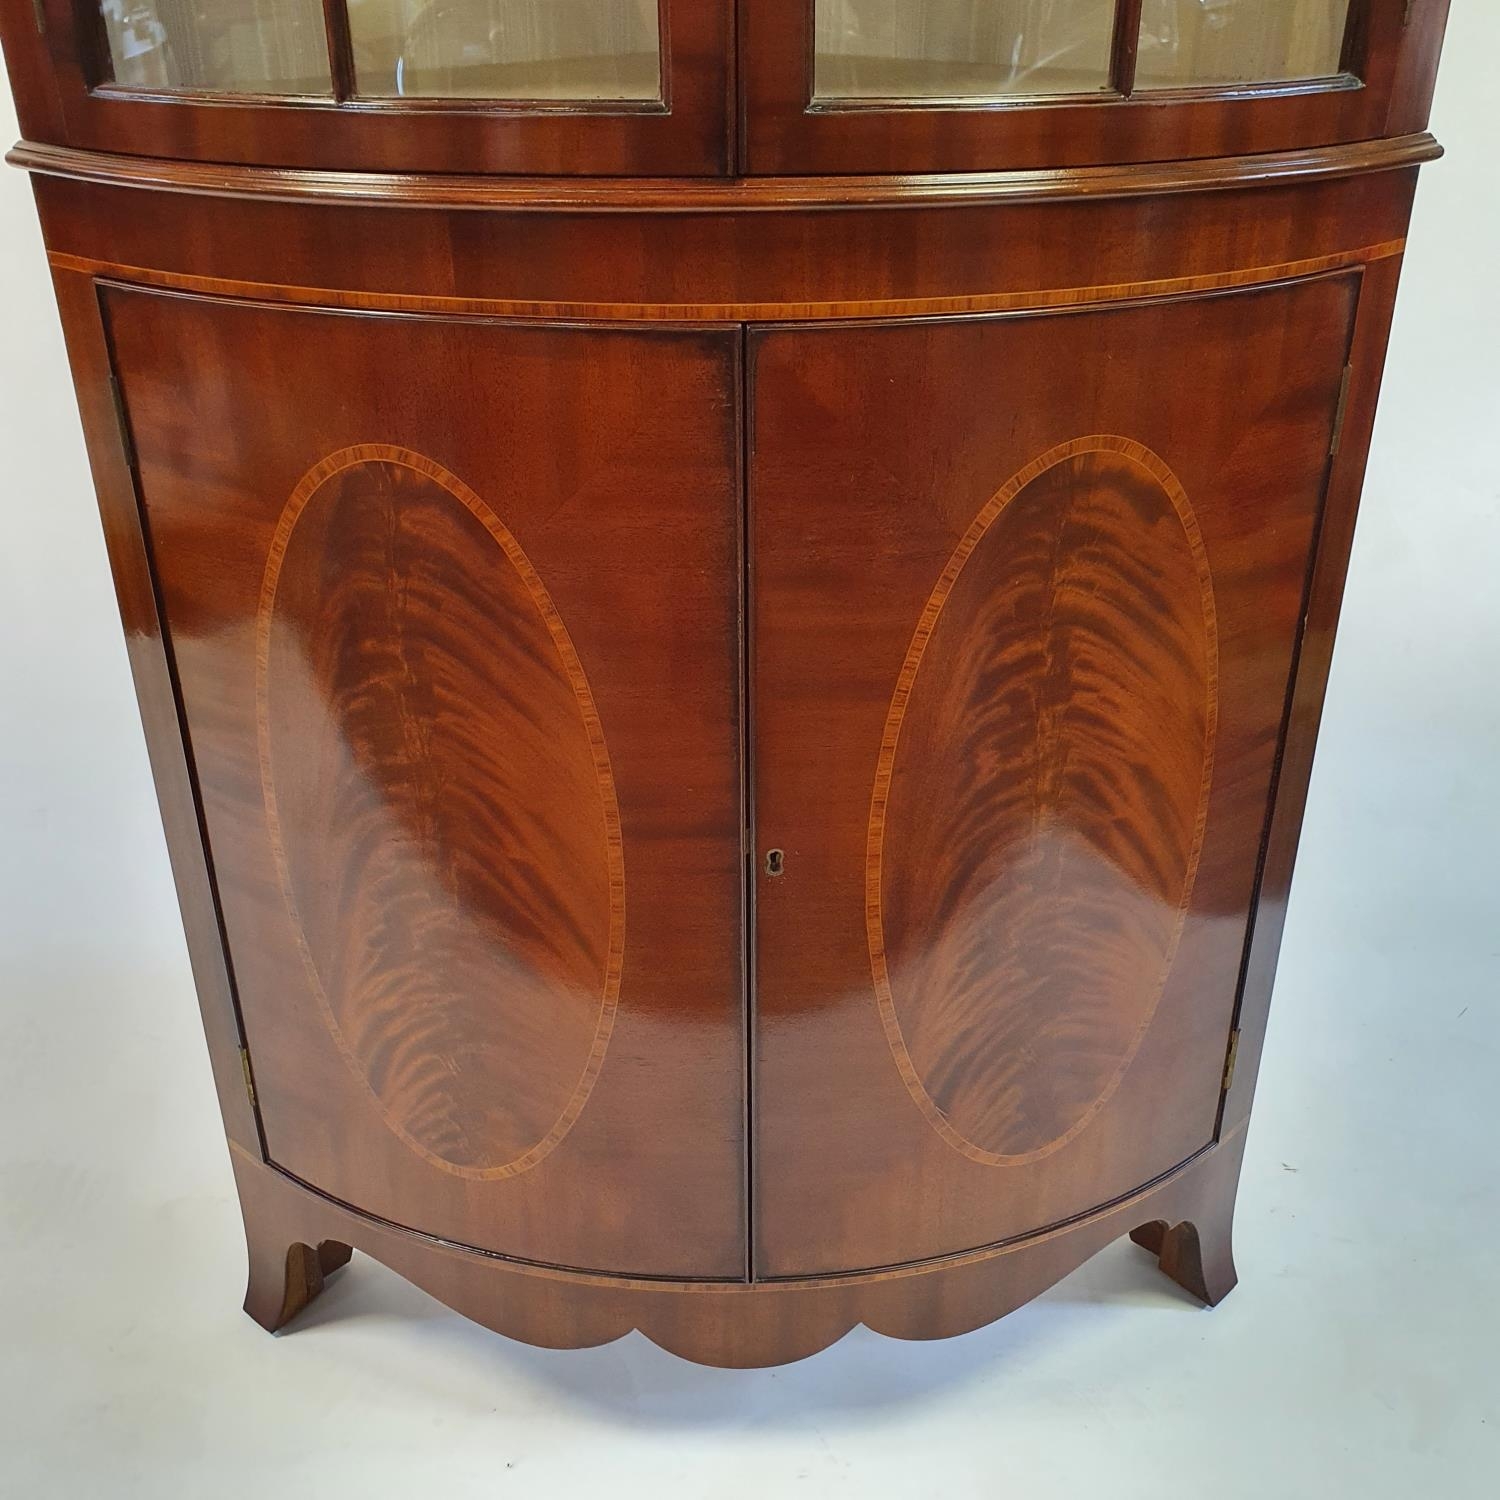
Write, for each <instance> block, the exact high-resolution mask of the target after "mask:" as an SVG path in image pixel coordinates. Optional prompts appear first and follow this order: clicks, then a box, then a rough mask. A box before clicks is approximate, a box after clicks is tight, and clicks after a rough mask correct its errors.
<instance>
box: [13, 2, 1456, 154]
mask: <svg viewBox="0 0 1500 1500" xmlns="http://www.w3.org/2000/svg"><path fill="white" fill-rule="evenodd" d="M1446 8H1447V7H1446V3H1441V4H1436V3H1435V4H1429V5H1424V6H1421V7H1418V8H1417V10H1416V11H1415V12H1414V11H1413V7H1412V5H1411V3H1410V0H1275V3H1268V0H1213V3H1212V4H1205V3H1204V0H1048V3H1045V4H1041V3H1031V4H1026V5H1021V4H1016V3H1007V4H1002V3H1000V0H754V3H753V4H741V5H740V6H739V15H738V19H737V18H736V13H735V6H734V5H733V4H732V3H730V0H504V3H500V0H257V3H256V4H254V5H247V4H245V3H243V0H203V3H200V4H196V5H187V4H184V3H182V0H132V3H130V4H122V3H120V0H34V3H33V5H26V4H25V3H24V0H16V3H15V4H14V5H13V7H12V9H13V11H14V18H13V19H12V20H10V21H9V22H8V23H7V24H6V45H7V51H8V53H9V54H10V56H11V58H12V62H13V65H14V66H15V70H16V77H17V80H18V85H17V92H18V99H19V101H20V105H21V114H22V124H23V128H24V129H25V131H26V132H27V134H28V135H31V136H32V137H33V138H35V139H37V140H46V141H61V142H66V143H67V144H69V145H72V146H78V147H85V148H90V149H94V150H104V151H123V152H130V153H133V154H141V155H148V156H169V157H196V158H199V159H201V160H205V161H212V162H236V163H261V164H267V165H274V166H288V167H307V168H337V169H345V170H363V171H420V172H484V173H497V172H498V173H517V172H535V173H546V174H560V175H575V174H581V175H586V176H587V175H604V176H608V175H616V174H637V175H651V174H664V175H674V174H691V175H705V176H711V175H724V174H732V173H735V172H740V171H745V172H753V173H793V174H797V173H801V174H820V173H870V172H893V173H922V172H952V171H970V170H997V169H1004V168H1012V167H1033V166H1049V167H1063V166H1076V165H1085V164H1089V163H1119V162H1135V161H1162V160H1170V159H1173V158H1178V157H1208V156H1215V155H1229V154H1240V153H1245V152H1261V151H1283V150H1289V149H1294V148H1298V147H1306V146H1317V145H1331V144H1336V143H1340V142H1348V141H1357V140H1364V139H1370V138H1373V137H1377V136H1380V135H1383V134H1391V135H1398V134H1401V133H1404V132H1408V131H1415V130H1419V129H1421V128H1422V126H1423V124H1424V123H1425V118H1426V98H1427V94H1428V92H1429V91H1430V83H1431V69H1432V65H1433V62H1434V60H1435V56H1436V43H1437V39H1438V38H1439V36H1440V34H1441V31H1442V25H1443V19H1444V14H1445V12H1446ZM3 11H4V7H0V22H3V21H5V19H6V18H5V16H4V14H3Z"/></svg>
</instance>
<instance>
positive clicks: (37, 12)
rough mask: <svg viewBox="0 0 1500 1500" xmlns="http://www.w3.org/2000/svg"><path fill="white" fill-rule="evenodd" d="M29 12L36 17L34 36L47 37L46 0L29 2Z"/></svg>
mask: <svg viewBox="0 0 1500 1500" xmlns="http://www.w3.org/2000/svg"><path fill="white" fill-rule="evenodd" d="M31 11H32V14H33V15H34V16H35V17H36V34H37V35H38V36H46V35H47V0H31Z"/></svg>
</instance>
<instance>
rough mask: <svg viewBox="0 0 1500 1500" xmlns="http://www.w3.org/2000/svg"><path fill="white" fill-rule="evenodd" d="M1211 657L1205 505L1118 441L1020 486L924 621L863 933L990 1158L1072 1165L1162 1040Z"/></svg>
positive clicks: (1037, 470) (903, 1016)
mask: <svg viewBox="0 0 1500 1500" xmlns="http://www.w3.org/2000/svg"><path fill="white" fill-rule="evenodd" d="M1217 636H1218V623H1217V619H1216V615H1215V610H1214V597H1213V581H1212V577H1211V575H1210V572H1209V566H1208V559H1207V556H1206V555H1205V552H1204V548H1203V539H1202V535H1201V533H1200V531H1199V528H1198V522H1197V518H1196V517H1195V515H1194V514H1193V510H1192V505H1191V503H1190V501H1189V500H1188V497H1187V496H1186V495H1185V494H1183V492H1182V489H1181V486H1180V485H1179V484H1178V483H1177V480H1176V477H1175V476H1174V475H1173V474H1172V472H1171V471H1170V470H1169V469H1168V468H1167V467H1166V465H1165V464H1164V463H1162V461H1161V460H1160V459H1159V458H1157V456H1156V455H1155V454H1153V453H1151V452H1149V451H1148V450H1145V449H1143V448H1141V447H1140V446H1139V445H1138V444H1135V443H1132V442H1130V441H1129V440H1128V439H1122V438H1116V437H1111V436H1108V435H1101V436H1097V437H1090V438H1084V439H1081V440H1078V441H1075V442H1071V443H1066V444H1064V445H1062V446H1061V447H1060V448H1057V449H1054V450H1053V451H1051V452H1049V453H1046V454H1044V455H1042V457H1041V458H1039V459H1038V460H1036V461H1035V462H1034V463H1032V464H1030V465H1028V466H1027V467H1026V468H1025V469H1023V470H1021V471H1020V473H1018V474H1016V475H1015V476H1014V477H1013V478H1011V479H1010V480H1008V481H1007V482H1006V484H1005V485H1003V486H1002V487H1001V489H1000V490H999V492H998V493H997V494H996V495H995V496H994V497H993V498H992V499H991V500H990V501H989V502H988V503H987V504H986V505H985V507H984V508H983V509H982V510H981V511H980V512H979V514H978V516H976V517H975V519H974V521H973V523H972V524H971V525H970V526H969V528H968V530H967V531H966V532H965V533H964V536H963V538H962V540H961V541H960V542H959V545H958V547H957V548H956V549H955V551H954V554H953V556H952V557H951V558H950V559H949V561H948V564H947V566H946V567H945V568H944V569H943V572H942V575H941V577H940V578H939V579H938V583H937V586H936V587H935V588H934V590H933V593H932V596H931V598H930V599H929V600H928V602H927V605H926V607H925V608H924V609H923V611H922V615H921V618H920V619H919V621H918V623H917V629H916V633H915V635H914V636H913V639H912V644H911V647H910V648H909V650H908V651H907V655H906V660H905V661H904V662H903V664H902V667H901V671H900V673H899V675H898V676H897V679H896V691H895V695H894V696H893V698H892V700H891V708H890V712H889V713H888V715H887V717H886V724H885V731H884V733H883V735H882V737H881V747H880V756H879V759H878V760H877V762H876V769H875V789H874V793H873V796H872V799H871V813H870V833H869V841H868V851H869V852H868V858H867V866H866V903H867V905H866V924H867V928H868V937H869V945H870V964H871V971H872V974H873V976H874V984H875V993H876V998H877V1000H878V1001H879V1003H880V1007H881V1019H882V1022H883V1024H884V1026H885V1031H886V1038H887V1040H888V1041H889V1043H890V1046H891V1050H892V1054H893V1056H894V1057H895V1060H896V1064H897V1067H898V1068H899V1069H900V1071H901V1076H902V1079H903V1081H904V1082H905V1083H906V1086H907V1089H908V1091H909V1092H910V1093H911V1095H912V1097H913V1099H914V1100H915V1102H916V1103H917V1106H918V1107H919V1108H920V1109H921V1110H922V1112H923V1114H924V1115H926V1117H927V1119H928V1122H929V1123H930V1124H931V1125H932V1126H933V1128H934V1129H935V1130H937V1132H938V1134H939V1135H941V1136H942V1137H943V1139H944V1140H946V1141H947V1142H948V1144H949V1145H951V1146H953V1147H954V1148H955V1149H956V1150H958V1151H960V1152H962V1153H963V1154H964V1155H965V1156H968V1157H970V1158H972V1159H973V1160H975V1161H980V1162H986V1163H991V1164H996V1165H1000V1164H1005V1163H1008V1162H1015V1163H1020V1162H1025V1161H1033V1160H1038V1159H1040V1158H1041V1157H1043V1156H1046V1155H1049V1154H1050V1153H1051V1152H1053V1151H1057V1150H1060V1149H1062V1148H1063V1147H1064V1146H1066V1145H1067V1144H1068V1143H1069V1142H1070V1141H1071V1140H1073V1139H1074V1138H1075V1137H1076V1136H1077V1135H1078V1134H1079V1132H1080V1131H1082V1130H1083V1129H1085V1127H1086V1126H1087V1125H1088V1124H1089V1122H1090V1121H1091V1120H1092V1119H1093V1118H1094V1116H1095V1115H1096V1114H1097V1113H1098V1111H1099V1110H1100V1109H1102V1108H1103V1107H1104V1105H1105V1104H1106V1103H1107V1102H1108V1100H1109V1098H1110V1096H1111V1095H1112V1094H1113V1093H1114V1091H1115V1089H1116V1088H1117V1087H1118V1086H1119V1083H1120V1080H1121V1079H1122V1078H1123V1077H1124V1074H1125V1069H1126V1068H1127V1067H1128V1066H1129V1064H1130V1061H1131V1059H1132V1058H1133V1057H1134V1055H1135V1052H1136V1049H1137V1048H1138V1047H1139V1046H1140V1044H1141V1042H1142V1040H1143V1039H1144V1037H1145V1034H1146V1029H1147V1027H1148V1026H1149V1025H1150V1023H1151V1020H1152V1017H1153V1016H1154V1014H1155V1012H1156V1006H1157V1003H1158V1002H1159V1000H1160V998H1161V992H1162V989H1163V987H1164V985H1165V983H1166V979H1167V976H1168V974H1169V973H1170V971H1171V968H1172V963H1173V960H1174V959H1175V957H1176V951H1177V945H1178V943H1179V941H1180V940H1181V937H1182V928H1183V924H1184V921H1185V920H1186V917H1187V911H1188V906H1189V902H1190V900H1191V897H1192V891H1193V884H1194V881H1195V880H1196V879H1197V874H1198V860H1199V856H1200V854H1201V853H1202V848H1203V834H1204V825H1205V822H1206V819H1207V814H1208V800H1209V792H1210V790H1211V787H1212V784H1213V752H1214V744H1215V738H1216V728H1217V720H1218V640H1217ZM924 662H925V663H928V665H927V666H926V669H925V670H923V665H924Z"/></svg>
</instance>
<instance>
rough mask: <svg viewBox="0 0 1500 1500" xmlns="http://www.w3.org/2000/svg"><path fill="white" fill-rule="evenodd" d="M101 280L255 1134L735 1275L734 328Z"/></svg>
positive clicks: (598, 1261)
mask: <svg viewBox="0 0 1500 1500" xmlns="http://www.w3.org/2000/svg"><path fill="white" fill-rule="evenodd" d="M104 295H105V311H106V316H107V321H108V325H109V333H110V338H111V342H112V346H113V350H114V355H115V364H116V373H117V378H118V380H119V383H120V386H121V389H122V392H123V397H124V405H125V408H126V415H127V420H128V423H129V426H130V429H131V434H132V437H133V442H134V446H135V450H136V455H137V467H138V474H139V483H140V494H141V498H142V505H143V509H144V515H145V523H146V529H147V534H148V545H149V548H150V551H151V558H152V564H153V567H154V570H155V575H156V580H157V585H158V589H159V594H160V600H161V605H162V609H163V615H164V626H165V630H166V633H167V636H168V641H169V648H170V651H171V654H172V659H173V662H174V664H175V670H176V674H177V679H178V684H179V690H180V694H181V705H182V713H183V719H184V723H185V728H186V734H187V739H188V742H189V748H190V753H191V758H192V763H193V766H194V768H195V771H196V777H197V784H198V788H199V794H200V797H201V805H202V816H203V823H204V829H205V838H206V845H207V850H208V854H209V857H210V860H211V866H212V871H213V875H214V877H215V880H216V882H217V889H218V894H219V898H220V902H221V907H222V918H223V927H224V931H225V935H226V940H227V948H228V955H229V960H230V965H231V969H232V973H233V977H234V980H235V983H236V986H237V990H238V997H239V1004H240V1007H241V1010H242V1015H243V1022H244V1029H245V1034H246V1038H247V1043H248V1051H249V1057H250V1063H251V1066H252V1068H253V1073H254V1084H255V1089H256V1094H257V1097H258V1101H259V1108H260V1116H261V1121H262V1125H263V1129H264V1135H265V1142H266V1147H267V1150H268V1153H269V1155H270V1157H271V1159H272V1160H273V1161H274V1162H276V1163H277V1164H278V1165H279V1166H281V1167H282V1168H284V1169H285V1170H286V1171H288V1172H290V1173H292V1174H294V1175H295V1176H297V1177H299V1178H301V1179H303V1180H305V1181H306V1182H308V1183H310V1184H311V1185H313V1186H314V1187H316V1188H318V1189H321V1190H322V1191H323V1192H325V1193H328V1194H330V1195H331V1196H333V1197H334V1198H337V1199H340V1200H343V1201H345V1202H347V1203H349V1204H352V1205H353V1206H355V1207H357V1208H359V1209H361V1210H364V1211H366V1212H369V1213H372V1214H375V1215H379V1216H381V1217H383V1218H386V1219H389V1220H392V1221H394V1222H396V1223H398V1224H403V1225H406V1226H408V1227H411V1228H414V1229H417V1230H421V1231H424V1232H426V1233H430V1234H434V1235H438V1236H441V1237H443V1238H446V1239H450V1240H454V1241H458V1242H463V1243H465V1244H469V1245H474V1246H478V1247H480V1248H482V1249H485V1250H490V1251H495V1252H498V1253H501V1254H504V1255H508V1256H515V1257H522V1258H526V1259H529V1260H533V1261H541V1262H547V1263H551V1264H556V1265H562V1266H572V1267H580V1268H585V1269H594V1270H602V1271H610V1272H649V1273H651V1274H654V1275H672V1276H681V1277H690V1278H699V1277H701V1278H736V1279H738V1278H740V1277H742V1276H743V1274H744V1271H745V1260H746V1246H745V1223H746V1205H745V1185H744V1175H745V1166H744V1162H745V1142H744V1127H743V1121H744V1091H743V1084H742V1080H743V1076H744V1048H745V1037H744V1028H743V987H742V985H743V976H742V958H741V952H742V918H741V908H742V896H743V881H744V873H743V872H744V865H743V856H742V823H741V773H740V763H739V762H740V749H739V734H738V729H737V725H738V722H739V718H738V716H739V705H738V698H739V639H738V637H739V620H738V608H739V606H738V590H739V580H740V576H741V564H740V538H741V521H740V509H739V500H738V495H737V492H736V483H737V481H736V475H737V466H738V455H739V446H740V444H739V436H738V424H737V414H736V391H737V388H738V386H737V380H738V369H739V362H740V335H739V334H738V332H737V331H729V332H722V333H721V332H698V331H680V330H678V331H672V330H655V331H653V330H646V331H628V330H618V329H607V328H602V329H596V330H583V329H576V328H573V329H570V328H562V327H536V326H522V325H515V324H511V325H506V324H499V323H487V322H484V321H481V320H463V321H459V320H444V319H441V318H427V317H415V316H370V315H358V314H349V313H342V312H335V311H324V310H299V309H293V308H287V307H282V308H274V307H268V306H263V305H253V304H247V303H235V302H228V301H222V300H213V299H204V298H193V297H181V296H169V295H157V294H153V293H147V292H137V291H125V290H119V289H112V290H107V291H106V292H105V294H104Z"/></svg>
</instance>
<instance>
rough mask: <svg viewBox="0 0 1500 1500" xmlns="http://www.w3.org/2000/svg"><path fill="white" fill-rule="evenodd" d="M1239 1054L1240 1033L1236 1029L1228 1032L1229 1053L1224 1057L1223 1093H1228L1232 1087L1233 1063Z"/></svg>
mask: <svg viewBox="0 0 1500 1500" xmlns="http://www.w3.org/2000/svg"><path fill="white" fill-rule="evenodd" d="M1239 1055H1240V1034H1239V1032H1238V1031H1231V1032H1230V1033H1229V1055H1228V1056H1227V1057H1226V1058H1225V1059H1224V1089H1223V1092H1224V1093H1226V1094H1227V1093H1228V1092H1229V1091H1230V1089H1232V1088H1233V1087H1234V1065H1235V1063H1236V1062H1237V1061H1238V1060H1239Z"/></svg>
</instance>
